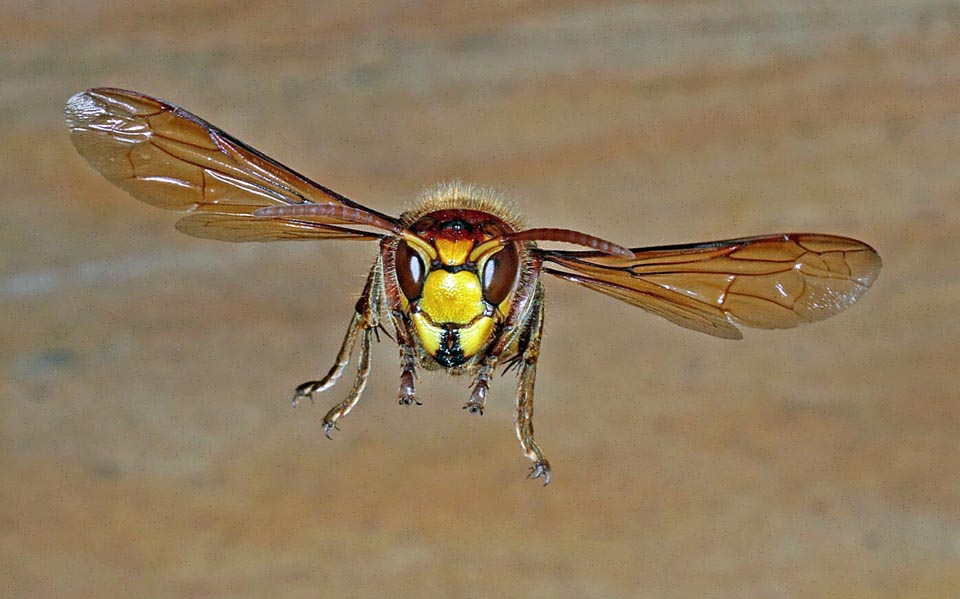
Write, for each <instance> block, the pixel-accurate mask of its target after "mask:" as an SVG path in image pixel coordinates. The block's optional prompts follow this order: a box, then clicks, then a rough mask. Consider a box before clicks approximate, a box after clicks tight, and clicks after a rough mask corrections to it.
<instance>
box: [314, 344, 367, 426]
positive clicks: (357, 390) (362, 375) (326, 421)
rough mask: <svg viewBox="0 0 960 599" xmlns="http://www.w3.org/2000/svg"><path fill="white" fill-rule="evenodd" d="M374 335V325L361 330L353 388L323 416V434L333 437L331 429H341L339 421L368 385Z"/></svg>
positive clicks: (348, 411) (355, 403)
mask: <svg viewBox="0 0 960 599" xmlns="http://www.w3.org/2000/svg"><path fill="white" fill-rule="evenodd" d="M372 335H373V328H372V327H369V328H364V329H363V331H361V332H360V354H359V356H358V359H357V378H356V379H355V380H354V381H353V388H352V389H351V390H350V393H349V394H348V395H347V398H346V399H344V400H343V401H341V402H340V403H338V404H337V405H335V406H333V408H331V409H330V411H329V412H327V415H326V416H324V417H323V425H322V428H323V434H324V436H325V437H327V438H328V439H329V438H331V437H330V431H331V430H332V429H335V428H336V429H339V427H338V426H337V421H338V420H340V419H341V418H343V417H344V416H346V415H347V414H349V413H350V410H352V409H353V407H354V406H355V405H357V402H358V401H360V395H361V394H363V389H364V387H366V386H367V377H368V376H369V375H370V338H371V336H372Z"/></svg>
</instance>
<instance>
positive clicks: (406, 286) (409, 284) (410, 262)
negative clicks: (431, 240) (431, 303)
mask: <svg viewBox="0 0 960 599" xmlns="http://www.w3.org/2000/svg"><path fill="white" fill-rule="evenodd" d="M425 274H426V269H425V268H424V266H423V259H421V258H420V254H418V253H417V251H416V250H414V249H413V248H411V247H410V246H409V245H407V242H406V241H401V242H400V245H399V246H397V283H399V284H400V291H402V292H403V294H404V295H405V296H407V299H408V300H415V299H417V298H418V297H420V292H421V291H422V290H423V279H424V275H425Z"/></svg>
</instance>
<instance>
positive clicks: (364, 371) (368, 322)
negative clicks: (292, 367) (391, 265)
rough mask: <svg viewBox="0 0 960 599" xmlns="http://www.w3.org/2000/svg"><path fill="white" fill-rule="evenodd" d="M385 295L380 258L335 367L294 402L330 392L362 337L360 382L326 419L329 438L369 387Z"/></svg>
mask: <svg viewBox="0 0 960 599" xmlns="http://www.w3.org/2000/svg"><path fill="white" fill-rule="evenodd" d="M382 295H383V263H382V260H381V259H380V258H379V257H378V258H377V262H376V263H375V264H374V265H373V268H372V269H371V270H370V275H369V276H368V277H367V283H366V285H364V287H363V293H361V294H360V299H359V300H357V304H356V308H355V310H354V314H353V318H352V319H351V320H350V326H349V327H348V328H347V334H346V336H345V337H344V340H343V345H342V346H341V347H340V351H339V353H338V354H337V360H336V363H335V364H334V365H333V368H331V369H330V372H329V373H328V374H327V376H326V377H324V378H323V379H321V380H319V381H311V382H309V383H304V384H302V385H300V386H299V387H297V392H296V395H295V396H294V402H296V401H297V400H298V399H299V398H300V397H305V396H309V397H312V394H313V393H315V392H319V391H324V390H326V389H329V388H330V387H332V386H333V385H334V383H336V382H337V380H338V379H339V378H340V376H341V375H342V374H343V371H344V369H345V368H346V366H347V363H348V362H349V361H350V354H351V353H352V352H353V346H354V344H355V342H356V339H357V335H359V336H360V351H359V356H358V360H357V362H358V364H357V378H356V379H355V380H354V383H353V388H352V389H351V390H350V393H349V394H348V395H347V398H346V399H345V400H343V401H342V402H340V403H338V404H337V405H335V406H334V407H333V408H332V409H331V410H330V411H329V412H327V415H326V416H324V418H323V434H324V435H325V436H327V437H328V438H329V437H330V430H331V429H334V428H337V421H338V420H340V419H341V418H343V417H344V416H346V415H347V414H349V413H350V410H352V409H353V407H354V406H355V405H357V402H358V401H359V400H360V395H361V394H362V393H363V389H364V387H366V385H367V377H368V376H369V374H370V350H371V339H372V337H373V334H374V332H375V331H376V329H377V327H378V326H379V325H380V300H381V296H382Z"/></svg>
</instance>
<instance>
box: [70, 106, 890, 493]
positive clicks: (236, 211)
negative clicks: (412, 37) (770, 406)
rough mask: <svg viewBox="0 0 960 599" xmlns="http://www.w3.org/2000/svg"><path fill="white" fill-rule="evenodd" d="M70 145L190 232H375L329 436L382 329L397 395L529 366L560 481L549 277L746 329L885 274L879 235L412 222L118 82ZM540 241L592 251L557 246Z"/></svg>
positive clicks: (507, 220)
mask: <svg viewBox="0 0 960 599" xmlns="http://www.w3.org/2000/svg"><path fill="white" fill-rule="evenodd" d="M65 119H66V123H67V126H68V128H69V130H70V136H71V139H72V141H73V144H74V145H75V146H76V148H77V150H78V151H79V152H80V155H81V156H83V157H84V158H85V159H86V160H87V161H88V162H89V163H90V164H91V165H92V166H93V168H94V169H96V170H97V171H99V172H100V173H101V174H102V175H103V176H104V177H106V178H107V179H108V180H109V181H110V182H112V183H113V184H115V185H117V186H118V187H120V188H122V189H124V190H126V191H127V192H129V193H130V194H131V195H132V196H133V197H135V198H137V199H138V200H141V201H143V202H146V203H148V204H151V205H153V206H157V207H159V208H163V209H166V210H173V211H177V212H182V213H186V214H185V216H183V217H182V218H181V219H180V220H179V221H177V223H176V227H177V229H178V230H180V231H182V232H183V233H186V234H187V235H192V236H194V237H201V238H206V239H217V240H220V241H231V242H252V241H287V240H314V239H335V240H365V241H372V242H376V243H377V244H378V248H379V249H378V251H377V254H376V258H375V260H374V263H373V267H372V268H371V270H370V273H369V275H368V276H367V279H366V284H365V285H364V287H363V291H362V293H361V295H360V298H359V300H358V301H357V303H356V306H355V310H354V313H353V315H352V317H351V319H350V324H349V325H348V327H347V332H346V335H345V337H344V339H343V343H342V345H341V347H340V350H339V352H338V354H337V357H336V359H335V361H334V364H333V367H332V368H331V369H330V371H329V372H328V373H327V374H326V376H324V377H322V378H320V379H318V380H312V381H308V382H306V383H303V384H302V385H300V386H298V387H297V388H296V390H295V392H294V398H293V401H294V403H296V402H297V401H299V400H301V399H303V398H311V399H312V398H313V396H314V395H315V394H318V393H320V392H323V391H326V390H328V389H330V388H331V387H333V386H334V384H335V383H336V382H337V381H338V380H339V379H340V378H341V376H342V375H343V373H344V371H345V369H346V367H347V365H348V363H349V362H350V359H351V356H352V355H353V354H354V353H356V360H357V371H356V375H355V378H354V382H353V387H352V388H351V389H350V391H349V393H348V394H347V396H346V398H345V399H344V400H343V401H341V402H339V403H337V404H336V405H335V406H333V408H331V409H330V411H329V412H327V413H326V415H325V416H324V418H323V422H322V425H321V428H322V431H323V433H324V435H326V436H328V437H329V436H330V433H331V431H332V430H333V429H337V428H338V425H339V423H340V421H341V419H342V418H343V417H344V416H346V415H347V414H348V413H350V411H351V410H352V409H353V408H354V407H355V406H356V405H357V402H358V401H359V400H360V396H361V395H362V393H363V390H364V387H365V385H366V382H367V378H368V375H369V374H370V369H371V361H370V353H371V344H372V341H373V340H374V339H375V338H376V335H377V332H378V331H379V330H383V331H386V328H385V326H386V324H389V325H390V327H391V328H392V330H393V335H392V337H393V339H394V340H395V341H396V343H397V346H398V348H399V360H400V388H399V393H398V401H399V403H400V404H404V405H411V404H419V403H420V402H419V401H418V399H417V392H416V381H417V371H418V369H424V370H443V371H446V372H447V373H450V374H454V375H467V376H470V377H472V382H471V385H470V396H469V398H468V400H467V402H466V404H465V405H464V408H465V409H466V410H468V411H469V412H471V413H476V414H482V413H483V411H484V409H485V406H486V399H487V393H488V390H489V387H490V383H491V377H492V376H493V374H494V371H495V368H497V367H498V366H499V367H504V372H506V371H507V370H509V369H515V370H516V371H517V376H518V379H519V381H518V384H517V393H516V404H515V406H516V418H515V427H516V432H517V437H518V438H519V439H520V445H521V448H522V450H523V453H524V455H525V456H526V457H527V458H529V459H530V460H531V461H532V462H533V466H532V467H531V471H530V476H531V478H534V479H536V478H541V477H542V478H543V480H544V482H545V484H548V483H549V482H550V463H549V461H548V460H547V458H546V457H545V456H544V452H543V450H542V449H541V447H540V444H539V443H538V442H537V441H536V440H535V438H534V432H533V387H534V380H535V378H536V371H537V360H538V358H539V355H540V341H541V337H542V335H543V316H544V301H543V296H544V288H543V282H542V279H543V278H544V277H543V275H550V276H551V277H556V278H559V279H564V280H566V281H570V282H572V283H576V284H578V285H581V286H583V287H586V288H588V289H593V290H595V291H599V292H600V293H603V294H606V295H609V296H612V297H614V298H616V299H619V300H622V301H624V302H627V303H628V304H631V305H634V306H637V307H639V308H642V309H644V310H646V311H648V312H652V313H654V314H656V315H658V316H662V317H664V318H666V319H668V320H670V321H671V322H673V323H675V324H678V325H680V326H682V327H686V328H688V329H693V330H695V331H700V332H702V333H707V334H709V335H714V336H716V337H722V338H725V339H740V338H741V337H742V335H741V333H740V330H739V329H738V328H737V325H738V324H739V325H745V326H749V327H756V328H763V329H782V328H791V327H794V326H797V325H799V324H803V323H806V322H813V321H818V320H823V319H824V318H828V317H830V316H832V315H834V314H836V313H838V312H840V311H842V310H844V309H845V308H847V307H848V306H850V305H851V304H853V303H854V302H855V301H856V300H857V299H858V298H859V297H860V296H861V295H862V294H863V293H864V292H865V291H866V290H867V289H868V288H869V287H870V285H871V284H872V283H873V282H874V280H875V279H876V278H877V275H878V273H879V270H880V266H881V261H880V257H879V255H878V254H877V252H876V251H875V250H874V249H873V248H871V247H870V246H869V245H867V244H865V243H863V242H861V241H857V240H855V239H849V238H846V237H838V236H834V235H823V234H816V233H785V234H775V235H762V236H756V237H744V238H741V239H729V240H724V241H712V242H707V243H692V244H684V245H671V246H660V247H636V248H627V247H624V246H621V245H619V244H616V243H613V242H610V241H606V240H603V239H600V238H598V237H594V236H592V235H588V234H586V233H581V232H578V231H571V230H567V229H556V228H525V227H524V225H523V222H522V220H521V219H520V218H519V217H518V216H517V215H516V214H513V213H512V212H511V211H510V210H509V209H507V208H506V207H505V205H504V203H503V202H502V201H501V200H500V199H499V197H498V196H497V194H495V193H494V192H491V191H489V190H486V189H483V188H480V187H475V186H471V185H463V184H449V185H441V186H438V187H436V188H434V189H432V190H430V191H429V192H427V193H426V194H425V195H424V196H423V197H422V198H421V201H420V203H419V205H418V206H417V207H416V208H414V209H412V210H410V211H407V212H404V213H403V214H401V215H400V216H399V217H394V216H390V215H387V214H383V213H381V212H378V211H376V210H374V209H372V208H368V207H366V206H363V205H361V204H359V203H357V202H354V201H352V200H350V199H348V198H346V197H344V196H342V195H340V194H338V193H336V192H335V191H332V190H330V189H328V188H326V187H324V186H322V185H320V184H318V183H315V182H313V181H311V180H310V179H308V178H306V177H304V176H303V175H300V174H298V173H296V172H294V171H293V170H291V169H289V168H287V167H285V166H283V165H281V164H280V163H278V162H276V161H274V160H273V159H271V158H268V157H267V156H266V155H264V154H262V153H261V152H259V151H257V150H255V149H253V148H251V147H250V146H248V145H246V144H244V143H243V142H241V141H239V140H237V139H235V138H234V137H232V136H230V135H229V134H227V133H225V132H224V131H222V130H220V129H218V128H217V127H215V126H213V125H211V124H210V123H207V122H206V121H204V120H202V119H200V118H198V117H196V116H194V115H193V114H190V113H189V112H187V111H185V110H183V109H181V108H178V107H176V106H174V105H172V104H169V103H167V102H164V101H162V100H158V99H156V98H152V97H150V96H146V95H143V94H140V93H137V92H131V91H126V90H121V89H113V88H96V89H90V90H87V91H84V92H80V93H78V94H76V95H74V96H73V97H71V98H70V99H69V100H68V101H67V105H66V109H65ZM538 242H559V243H566V244H572V245H576V246H580V247H582V248H585V249H580V250H557V249H543V248H541V247H539V246H538V245H537V244H538Z"/></svg>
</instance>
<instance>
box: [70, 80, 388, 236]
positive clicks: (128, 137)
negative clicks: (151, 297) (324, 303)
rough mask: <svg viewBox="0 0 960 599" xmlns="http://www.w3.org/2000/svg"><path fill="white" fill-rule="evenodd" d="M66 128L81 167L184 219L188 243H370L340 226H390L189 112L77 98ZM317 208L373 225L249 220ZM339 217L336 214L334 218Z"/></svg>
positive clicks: (135, 97)
mask: <svg viewBox="0 0 960 599" xmlns="http://www.w3.org/2000/svg"><path fill="white" fill-rule="evenodd" d="M64 113H65V120H66V123H67V126H68V127H69V129H70V138H71V140H72V141H73V144H74V146H76V148H77V150H78V151H79V152H80V155H81V156H83V157H84V158H85V159H86V160H87V162H89V163H90V164H91V165H92V166H93V167H94V168H95V169H96V170H97V171H99V172H100V173H101V174H102V175H103V176H105V177H106V178H107V179H109V180H110V181H111V182H112V183H114V184H115V185H117V186H118V187H121V188H122V189H124V190H126V191H128V192H129V193H130V194H131V195H132V196H133V197H135V198H137V199H138V200H142V201H144V202H146V203H148V204H152V205H154V206H157V207H159V208H163V209H166V210H175V211H178V212H186V213H189V214H188V216H185V217H184V218H183V219H181V220H180V221H179V222H178V223H177V228H178V229H179V230H180V231H183V232H184V233H187V234H188V235H193V236H195V237H205V238H212V239H219V240H223V241H276V240H287V239H317V238H332V239H376V238H379V237H381V235H379V234H377V233H374V232H367V231H363V230H353V229H349V228H346V227H342V226H340V225H344V224H362V225H368V226H369V225H370V221H371V220H376V219H379V220H378V221H376V222H388V223H390V224H394V223H397V221H396V219H393V218H392V217H389V216H386V215H383V214H380V213H379V212H376V211H374V210H371V209H369V208H366V207H364V206H361V205H359V204H357V203H355V202H352V201H351V200H349V199H347V198H345V197H343V196H341V195H340V194H338V193H336V192H334V191H332V190H330V189H327V188H325V187H323V186H322V185H319V184H317V183H314V182H313V181H310V180H309V179H307V178H306V177H304V176H302V175H300V174H298V173H296V172H294V171H293V170H291V169H289V168H287V167H285V166H283V165H282V164H280V163H278V162H276V161H274V160H272V159H271V158H268V157H267V156H265V155H263V154H261V153H260V152H258V151H257V150H255V149H253V148H251V147H250V146H247V145H246V144H244V143H243V142H241V141H239V140H237V139H235V138H233V137H231V136H230V135H228V134H227V133H224V132H223V131H221V130H220V129H218V128H217V127H215V126H213V125H211V124H210V123H207V122H205V121H203V120H202V119H200V118H198V117H196V116H194V115H192V114H190V113H189V112H187V111H185V110H183V109H181V108H177V107H176V106H173V105H171V104H168V103H166V102H164V101H162V100H158V99H156V98H151V97H150V96H145V95H143V94H139V93H136V92H131V91H125V90H120V89H111V88H98V89H91V90H87V91H85V92H80V93H78V94H76V95H74V96H73V97H71V98H70V99H69V100H68V101H67V105H66V108H65V111H64ZM309 203H322V204H334V205H338V206H347V207H350V208H353V209H354V210H352V211H350V213H351V214H357V215H361V216H362V215H367V216H368V217H375V219H371V218H367V219H359V220H353V219H345V218H335V217H332V216H311V217H301V218H296V219H289V218H283V217H271V218H265V217H262V216H256V217H255V216H254V215H253V212H254V211H255V210H257V209H259V208H264V207H268V206H283V205H296V204H309ZM341 216H342V214H341Z"/></svg>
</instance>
